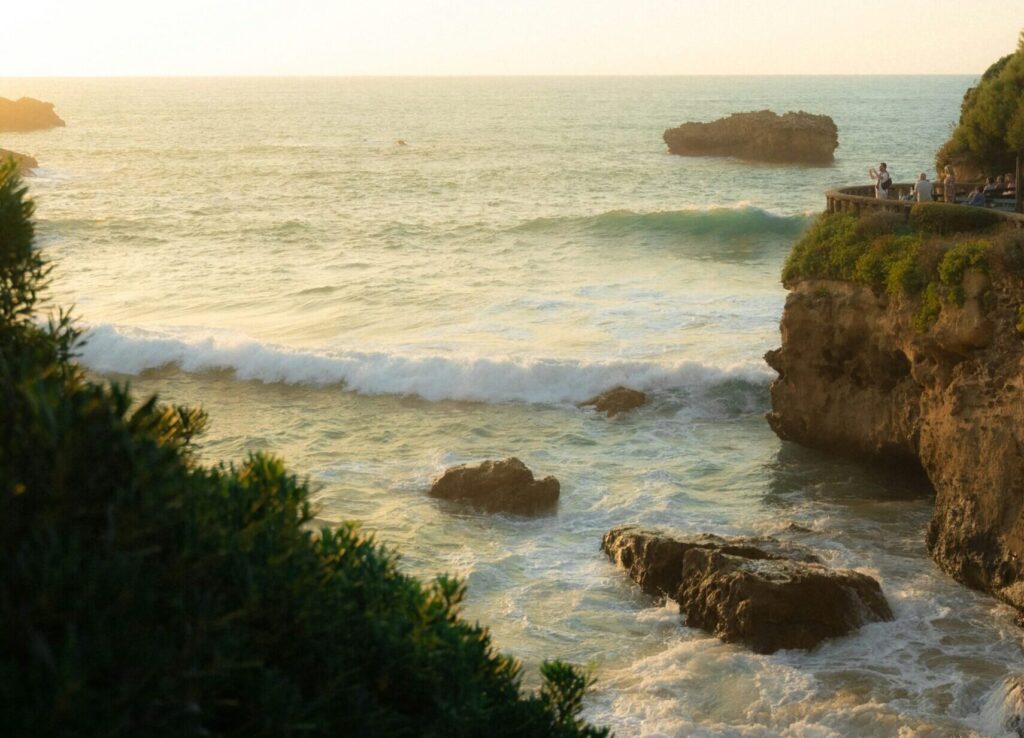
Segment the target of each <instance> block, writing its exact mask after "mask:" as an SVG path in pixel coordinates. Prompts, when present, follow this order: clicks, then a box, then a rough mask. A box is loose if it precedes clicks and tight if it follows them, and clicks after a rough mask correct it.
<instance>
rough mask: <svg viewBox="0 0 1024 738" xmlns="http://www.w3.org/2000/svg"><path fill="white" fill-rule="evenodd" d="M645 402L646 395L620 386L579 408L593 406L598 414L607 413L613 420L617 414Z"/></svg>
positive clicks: (584, 403)
mask: <svg viewBox="0 0 1024 738" xmlns="http://www.w3.org/2000/svg"><path fill="white" fill-rule="evenodd" d="M646 402H647V395H646V394H644V393H643V392H641V391H640V390H634V389H629V388H628V387H621V386H620V387H615V388H614V389H610V390H608V391H607V392H602V393H601V394H599V395H598V396H597V397H591V398H590V399H589V400H587V401H586V402H581V403H580V407H590V406H593V407H594V409H595V410H597V411H598V412H599V413H608V417H609V418H614V417H615V416H616V415H618V414H619V413H625V412H629V411H630V410H633V409H634V408H638V407H640V406H641V405H643V404H645V403H646Z"/></svg>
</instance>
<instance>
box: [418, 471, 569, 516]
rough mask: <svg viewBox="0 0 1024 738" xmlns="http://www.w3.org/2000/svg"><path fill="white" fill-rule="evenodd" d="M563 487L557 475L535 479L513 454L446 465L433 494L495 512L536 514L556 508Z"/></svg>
mask: <svg viewBox="0 0 1024 738" xmlns="http://www.w3.org/2000/svg"><path fill="white" fill-rule="evenodd" d="M559 491H560V485H559V484H558V480H557V479H555V478H554V477H545V478H544V479H534V477H533V472H532V471H530V469H529V468H527V466H526V464H524V463H523V462H522V461H520V460H519V459H517V458H515V457H512V458H508V459H503V460H501V461H485V462H483V463H482V464H479V465H477V466H467V465H465V464H462V465H460V466H453V467H451V468H450V469H446V470H445V472H444V474H442V475H441V476H440V477H438V479H436V480H435V481H434V484H433V486H431V488H430V496H431V497H437V498H440V499H445V500H457V501H460V502H465V503H468V504H470V505H473V506H474V507H479V508H481V509H484V510H489V511H491V512H512V513H518V514H521V515H533V514H536V513H542V512H547V511H550V510H552V509H554V507H555V506H556V505H557V504H558V495H559Z"/></svg>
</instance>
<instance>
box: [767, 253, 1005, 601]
mask: <svg viewBox="0 0 1024 738" xmlns="http://www.w3.org/2000/svg"><path fill="white" fill-rule="evenodd" d="M1015 248H1017V250H1018V251H1019V250H1020V246H1019V245H1018V246H1016V247H1015ZM1015 258H1016V259H1018V260H1020V259H1021V256H1020V254H1018V255H1017V256H1016V257H1015ZM789 287H790V290H791V291H790V294H789V296H788V299H787V300H786V307H785V311H784V313H783V317H782V325H781V329H782V347H781V348H780V349H777V350H775V351H771V352H769V353H768V354H767V355H766V357H765V358H766V360H767V361H768V363H769V364H770V365H771V366H772V368H774V369H775V370H776V371H777V372H778V373H779V376H778V379H777V380H776V381H775V382H774V383H773V385H772V389H771V396H772V411H771V413H770V414H769V416H768V420H769V422H770V424H771V426H772V428H773V429H774V430H775V432H776V433H777V434H778V435H779V436H780V437H781V438H784V439H789V440H792V441H796V442H798V443H801V444H804V445H806V446H811V447H816V448H819V449H823V450H825V451H829V452H834V453H838V454H842V455H844V456H848V457H860V458H863V459H868V460H880V459H881V460H888V461H891V462H896V463H898V464H903V465H906V466H908V467H920V469H923V471H924V472H925V473H926V474H927V477H928V479H929V480H930V481H931V484H932V485H933V487H934V488H935V493H936V500H935V513H934V516H933V518H932V521H931V524H930V527H929V530H928V536H927V545H928V549H929V551H930V552H931V554H932V556H933V557H934V559H935V561H936V562H938V564H939V565H940V566H941V567H942V568H943V569H944V570H945V571H946V572H948V573H949V574H951V575H952V576H953V577H955V578H956V579H958V580H959V581H961V582H963V583H964V584H967V585H969V586H971V587H974V588H976V589H981V590H985V591H987V592H990V593H992V594H994V595H995V596H997V597H999V598H1000V599H1002V600H1004V601H1005V602H1008V603H1010V604H1011V605H1013V606H1015V607H1017V608H1020V609H1024V559H1022V557H1024V306H1022V303H1024V269H1022V268H1021V264H1016V265H1012V266H1009V267H1008V266H1007V265H1006V263H1005V260H1004V261H1002V262H1001V261H999V260H998V259H996V258H995V257H992V260H991V263H990V264H989V266H988V268H987V269H986V270H981V269H968V270H967V271H966V272H965V274H964V277H963V281H962V287H961V289H962V291H961V292H959V295H960V297H961V301H960V302H961V304H959V305H958V304H955V303H943V304H942V306H941V312H940V313H939V314H938V315H937V317H936V318H935V320H934V322H933V323H932V324H931V325H929V326H927V327H925V328H924V329H922V325H921V324H920V319H919V318H918V319H917V322H916V324H915V314H917V315H920V308H919V306H918V304H919V301H918V300H916V299H911V298H906V297H903V296H900V295H892V294H890V293H886V292H885V291H883V290H879V289H875V288H872V287H871V286H870V285H866V284H857V283H855V282H850V281H834V280H825V279H804V280H800V281H798V282H796V283H795V284H791V285H789Z"/></svg>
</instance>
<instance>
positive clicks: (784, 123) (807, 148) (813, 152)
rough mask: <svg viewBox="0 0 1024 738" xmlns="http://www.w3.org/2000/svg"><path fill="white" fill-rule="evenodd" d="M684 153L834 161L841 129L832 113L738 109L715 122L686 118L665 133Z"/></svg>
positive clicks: (669, 142) (677, 150) (667, 140)
mask: <svg viewBox="0 0 1024 738" xmlns="http://www.w3.org/2000/svg"><path fill="white" fill-rule="evenodd" d="M663 138H664V139H665V143H666V144H667V145H668V150H669V152H670V153H672V154H678V155H680V156H735V157H737V158H739V159H747V160H751V161H765V162H780V163H793V164H818V165H822V164H829V163H831V162H832V160H833V155H834V152H835V150H836V147H837V146H839V129H838V128H837V127H836V124H835V122H834V121H833V120H832V119H831V118H830V117H829V116H827V115H813V114H812V113H805V112H803V111H800V112H797V113H794V112H789V113H786V114H785V115H778V114H776V113H773V112H772V111H770V110H761V111H757V112H752V113H733V114H732V115H730V116H729V117H727V118H719V119H718V120H715V121H711V122H710V123H683V124H682V125H681V126H678V127H676V128H669V129H668V130H666V131H665V134H664V136H663Z"/></svg>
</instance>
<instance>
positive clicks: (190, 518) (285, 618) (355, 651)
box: [0, 163, 607, 738]
mask: <svg viewBox="0 0 1024 738" xmlns="http://www.w3.org/2000/svg"><path fill="white" fill-rule="evenodd" d="M31 215H32V204H31V202H30V201H29V200H27V198H26V190H25V189H24V188H23V187H22V185H21V183H20V180H19V178H18V176H17V174H16V172H15V170H14V167H13V164H12V163H8V164H6V165H3V166H0V408H2V415H0V716H2V722H3V733H4V735H11V736H55V735H74V736H93V735H104V736H199V735H202V736H246V737H247V738H253V737H256V736H288V735H298V734H301V735H312V736H327V735H358V736H437V737H438V738H440V737H441V736H485V735H486V736H517V737H521V736H538V737H539V736H559V737H565V738H570V737H574V736H592V737H595V738H596V737H598V736H606V735H607V731H604V730H599V729H596V728H593V727H591V726H589V725H587V724H586V723H584V722H583V721H582V720H580V718H579V712H580V708H581V700H582V696H583V693H584V691H585V689H586V687H587V684H588V679H587V678H586V677H585V676H583V675H581V674H579V673H578V672H576V671H575V670H574V669H572V668H571V667H569V666H566V665H564V664H561V663H559V662H550V663H545V664H544V666H543V667H542V674H543V677H544V680H543V685H542V687H541V689H540V691H539V692H538V693H536V694H527V693H524V692H523V690H522V688H521V682H520V677H521V671H520V667H519V665H518V664H517V663H516V662H515V661H514V660H513V659H511V658H509V657H507V656H504V655H501V654H499V653H496V652H495V651H494V649H493V647H492V645H491V642H490V638H489V636H488V634H487V632H486V631H485V630H484V629H482V628H480V627H479V626H477V625H471V624H469V623H467V622H465V621H464V620H462V619H461V618H460V617H459V615H458V604H459V601H460V598H461V597H462V595H463V591H464V590H463V587H462V585H461V584H459V583H458V582H456V581H454V580H452V579H448V578H445V577H440V578H438V579H437V580H436V581H434V582H433V583H431V584H429V585H423V584H421V583H420V582H419V581H417V580H416V579H413V578H411V577H409V576H406V575H404V574H402V573H401V572H400V571H399V570H398V568H397V565H396V559H395V556H394V555H393V554H391V553H389V552H388V551H386V550H384V549H382V548H381V547H380V546H378V545H376V544H375V543H374V542H373V541H372V540H371V539H369V538H367V537H365V536H363V535H361V534H360V533H359V532H358V531H357V530H356V529H355V527H353V526H352V525H345V526H342V527H341V528H338V529H336V530H330V529H326V528H324V529H321V530H320V531H313V530H311V528H310V526H311V524H312V523H313V517H312V516H313V512H312V510H311V507H310V503H309V500H308V490H307V488H306V486H305V485H304V484H302V483H300V482H299V481H297V480H296V478H295V477H294V476H291V475H289V474H288V473H287V472H286V471H285V468H284V466H283V465H282V463H281V462H280V461H278V460H276V459H274V458H271V457H269V456H265V455H262V454H254V455H252V456H250V457H249V458H247V459H246V460H245V461H244V462H242V463H241V464H239V465H237V466H234V465H232V466H217V467H207V466H204V465H202V464H200V463H199V462H198V461H197V460H196V458H195V455H194V447H193V439H194V438H195V436H196V434H197V433H198V432H200V431H201V430H202V427H203V425H204V423H205V416H204V415H203V413H202V412H201V411H197V410H192V409H188V408H185V407H170V406H166V405H161V404H159V403H158V402H157V401H156V399H155V398H149V399H147V400H144V401H142V402H137V401H134V400H133V399H132V397H131V396H130V395H129V393H128V390H127V388H125V387H123V386H119V385H116V384H107V383H101V382H95V381H90V380H89V379H88V378H87V377H85V375H84V374H83V372H82V371H81V370H80V369H79V368H78V366H76V364H75V363H74V361H73V352H74V348H75V345H76V342H77V340H78V333H77V331H76V330H75V328H74V326H73V324H72V322H71V321H70V319H69V318H68V316H67V315H66V314H64V313H61V314H59V315H58V316H57V317H56V318H53V319H51V320H50V322H49V324H48V325H46V324H42V323H40V322H39V318H38V315H37V313H38V309H39V305H40V302H39V301H40V299H41V297H42V296H43V295H44V290H45V286H46V280H47V274H48V267H47V265H46V263H45V262H44V260H43V258H42V257H41V254H40V252H39V251H38V250H37V249H36V248H35V247H34V245H33V225H32V220H31Z"/></svg>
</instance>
